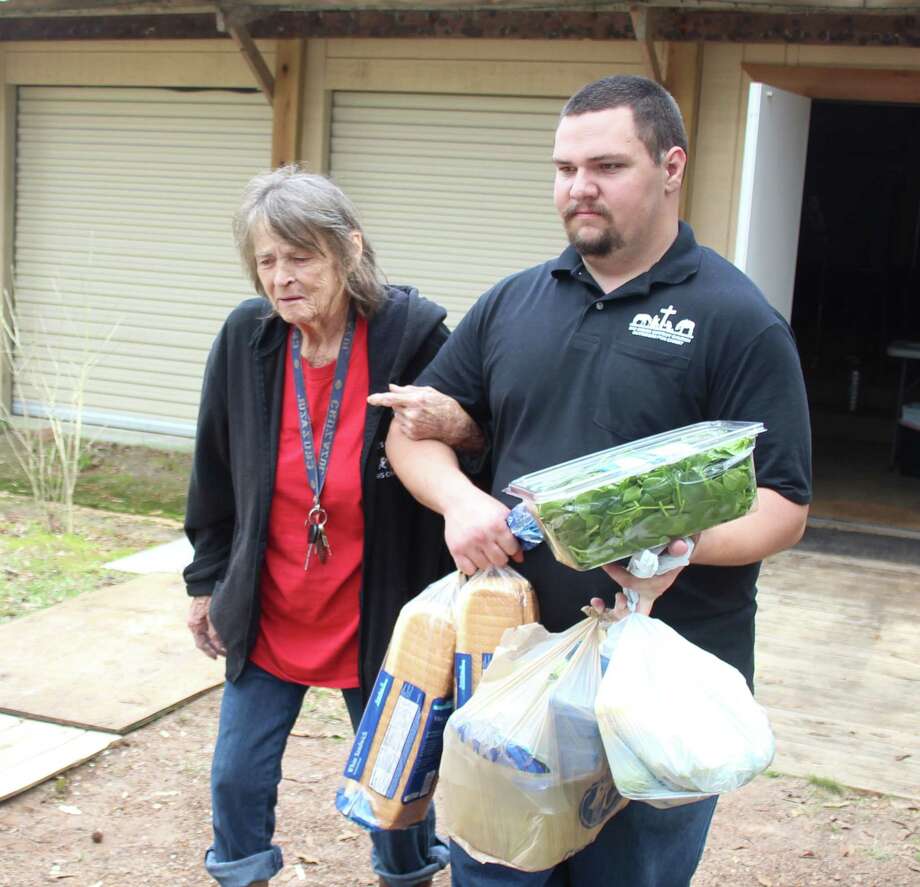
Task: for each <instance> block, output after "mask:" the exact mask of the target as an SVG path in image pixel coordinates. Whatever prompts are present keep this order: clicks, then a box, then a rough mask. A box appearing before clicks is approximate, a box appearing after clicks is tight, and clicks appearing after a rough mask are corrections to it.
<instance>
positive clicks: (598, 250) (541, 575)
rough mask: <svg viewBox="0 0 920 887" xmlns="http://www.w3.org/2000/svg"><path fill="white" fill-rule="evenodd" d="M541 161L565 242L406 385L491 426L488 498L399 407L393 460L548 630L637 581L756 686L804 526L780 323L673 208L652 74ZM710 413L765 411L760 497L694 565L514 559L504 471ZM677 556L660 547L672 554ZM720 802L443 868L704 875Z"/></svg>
mask: <svg viewBox="0 0 920 887" xmlns="http://www.w3.org/2000/svg"><path fill="white" fill-rule="evenodd" d="M553 162H554V164H555V167H556V177H555V204H556V209H557V210H558V212H559V214H560V216H561V218H562V221H563V224H564V226H565V230H566V233H567V235H568V238H569V242H570V244H571V245H570V246H569V247H568V248H567V249H566V250H565V251H564V252H563V253H562V255H561V256H559V257H558V258H557V259H554V260H552V261H549V262H546V263H544V264H543V265H539V266H537V267H535V268H531V269H528V270H526V271H523V272H521V273H519V274H515V275H512V276H511V277H509V278H507V279H505V280H503V281H501V282H500V283H498V284H496V285H495V286H494V287H493V288H492V289H491V290H489V291H488V292H487V293H486V294H485V295H483V296H482V297H481V298H480V299H479V301H478V302H477V303H476V305H475V306H474V307H473V308H472V309H471V310H470V312H469V314H467V316H466V317H465V318H464V319H463V321H462V322H461V323H460V324H459V326H458V327H457V329H456V331H455V332H454V334H453V335H452V336H451V338H450V340H449V341H448V343H447V344H446V345H445V347H444V348H443V349H442V351H441V352H440V353H439V354H438V356H437V357H436V358H435V360H434V361H433V362H432V363H431V364H430V365H429V367H428V368H427V369H426V370H425V371H424V373H423V374H422V376H421V378H420V379H419V380H418V384H419V385H430V386H432V387H433V388H435V389H437V390H438V391H440V392H442V393H444V394H446V395H449V396H451V397H454V398H456V399H457V400H458V401H459V403H460V404H461V405H462V406H463V407H464V408H465V409H466V410H467V411H468V412H469V413H470V414H471V415H472V416H473V417H474V418H475V419H476V420H477V421H478V422H479V423H480V424H481V425H482V426H483V427H488V428H489V429H490V431H491V443H492V453H491V458H492V467H493V472H494V475H493V483H492V488H491V489H492V495H489V494H487V493H486V492H483V491H481V490H479V489H477V488H476V487H475V486H473V485H472V484H471V483H470V482H469V480H467V478H466V477H465V476H464V475H463V473H462V472H461V471H460V470H459V467H458V463H457V458H456V456H455V455H454V453H453V452H452V451H451V450H450V449H449V448H448V447H446V446H444V445H443V444H440V443H438V442H436V441H434V440H413V439H411V438H410V436H408V435H407V434H406V433H404V432H403V431H402V430H401V426H400V423H398V422H395V423H394V425H393V426H392V427H391V430H390V434H389V437H388V441H387V452H388V455H389V458H390V462H391V464H392V465H393V468H394V470H395V471H396V472H397V474H398V475H399V476H400V478H401V479H402V481H403V483H404V484H405V485H406V487H407V488H408V489H409V490H410V491H411V492H412V493H413V494H414V495H415V496H416V497H417V498H418V499H419V500H420V501H421V502H423V503H424V504H426V505H427V506H429V507H430V508H432V509H434V510H435V511H437V512H439V513H441V514H442V515H443V516H444V518H445V536H446V540H447V544H448V547H449V548H450V551H451V553H452V555H453V557H454V559H455V561H456V563H457V565H458V567H459V568H460V569H461V570H463V571H465V572H472V571H473V570H474V569H475V568H477V567H484V566H486V565H488V564H504V563H506V562H507V561H508V559H509V558H510V559H513V560H515V561H517V562H518V563H519V565H520V566H519V569H520V571H521V572H522V573H523V574H524V575H526V576H527V577H528V578H529V579H530V580H531V582H532V583H533V585H534V588H535V589H536V592H537V594H538V597H539V600H540V611H541V615H542V620H543V622H544V624H545V625H546V627H547V628H548V629H550V630H551V631H559V630H562V629H564V628H566V627H568V626H570V625H572V624H573V623H574V622H576V621H577V620H578V619H580V618H581V613H580V611H579V608H580V607H581V606H582V605H583V603H584V602H585V600H586V599H594V601H593V602H594V603H595V605H596V606H603V604H602V603H601V602H602V601H603V602H604V603H606V604H607V605H609V604H610V603H612V602H613V598H614V593H615V592H616V591H617V589H618V587H622V586H623V585H624V584H627V585H628V587H631V588H633V589H635V590H636V591H638V592H639V594H640V598H641V604H640V606H641V609H642V610H643V611H645V612H648V611H649V610H650V609H651V607H652V605H653V604H654V605H655V609H654V613H655V616H657V617H660V618H661V619H663V620H664V621H665V622H667V623H669V624H670V625H672V626H673V627H674V628H675V629H677V630H678V631H679V632H680V633H681V634H683V635H684V636H685V637H687V638H689V639H690V640H691V641H693V642H694V643H696V644H698V645H699V646H701V647H703V648H704V649H706V650H709V651H711V652H712V653H714V654H715V655H717V656H719V657H720V658H722V659H724V660H725V661H727V662H730V663H731V664H732V665H734V666H736V667H737V668H738V669H739V670H740V671H741V672H742V673H743V674H744V675H745V677H746V678H747V680H748V682H749V683H751V682H752V679H753V647H754V611H755V609H756V605H755V600H754V599H755V594H756V588H755V582H756V579H757V575H758V571H759V566H760V561H761V560H762V559H763V558H764V557H766V556H767V555H770V554H773V553H774V552H777V551H780V550H781V549H783V548H786V547H788V546H790V545H793V544H795V543H796V542H797V541H798V540H799V538H800V537H801V534H802V532H803V529H804V526H805V520H806V516H807V511H808V506H807V503H808V501H809V498H810V435H809V426H808V410H807V403H806V397H805V390H804V385H803V382H802V376H801V370H800V367H799V362H798V355H797V352H796V348H795V343H794V341H793V338H792V335H791V332H790V330H789V327H788V325H787V324H786V323H785V321H784V320H783V319H782V318H781V317H780V316H779V315H778V314H777V313H776V312H775V311H774V310H773V309H772V308H771V307H770V306H769V305H768V304H767V302H766V301H765V299H764V298H763V296H762V295H761V294H760V292H759V291H758V290H757V288H756V287H755V286H754V284H753V283H752V282H751V281H750V280H748V279H747V278H746V277H745V276H744V275H743V274H741V273H740V272H739V271H738V270H737V269H735V268H734V267H733V266H732V265H730V264H729V263H728V262H726V261H725V260H724V259H722V258H721V257H719V256H718V255H716V254H715V253H714V252H712V251H711V250H709V249H705V248H702V247H700V246H698V245H697V243H696V241H695V240H694V237H693V232H692V231H691V230H690V228H689V226H687V225H686V224H684V223H682V222H679V221H678V204H679V198H680V188H681V183H682V179H683V174H684V170H685V167H686V162H687V140H686V135H685V132H684V128H683V123H682V120H681V117H680V112H679V110H678V109H677V106H676V104H675V103H674V100H673V99H672V98H671V96H670V95H669V94H668V93H667V92H666V91H665V90H664V89H662V88H661V87H660V86H658V85H657V84H656V83H654V82H652V81H649V80H646V79H644V78H641V77H631V76H630V77H626V76H618V77H608V78H605V79H603V80H599V81H597V82H595V83H592V84H590V85H588V86H586V87H584V88H583V89H582V90H580V91H579V92H578V93H577V94H576V95H575V96H573V97H572V98H571V99H570V100H569V101H568V103H567V104H566V106H565V107H564V109H563V111H562V115H561V118H560V122H559V125H558V128H557V130H556V139H555V147H554V153H553ZM710 419H737V420H759V421H762V422H764V424H765V425H766V427H767V429H768V430H767V431H766V433H764V434H763V435H761V436H760V437H759V439H758V445H757V449H756V451H755V463H756V467H757V473H758V487H759V504H758V507H757V509H756V510H755V511H753V512H752V513H751V514H749V515H747V516H745V517H743V518H741V519H739V520H737V521H734V522H732V523H729V524H724V525H722V526H719V527H714V528H712V529H710V530H706V531H704V532H703V533H702V534H701V535H700V537H699V538H698V540H697V544H696V547H695V549H694V550H693V553H692V556H691V564H690V566H688V567H686V568H685V569H683V570H680V569H678V570H674V571H672V572H670V573H667V574H665V575H663V576H657V577H654V578H652V579H635V578H633V577H631V576H629V574H628V573H627V572H626V571H625V570H624V569H623V567H621V566H618V565H608V566H606V567H604V568H603V570H593V571H590V572H587V573H576V572H574V571H572V570H569V569H567V568H566V567H564V566H562V565H560V564H559V563H557V562H556V561H555V560H554V559H553V557H552V554H551V552H550V551H549V548H548V546H546V545H541V546H539V547H538V548H536V549H534V550H533V551H532V552H528V554H527V556H526V558H522V555H521V552H520V549H519V546H518V543H517V541H516V539H515V538H514V537H513V536H512V535H511V534H510V532H509V531H508V529H507V527H506V524H505V518H506V516H507V514H508V507H509V505H512V504H514V500H513V499H512V498H510V497H508V496H507V495H505V494H503V493H502V491H503V489H504V488H505V486H506V485H507V484H508V482H509V481H511V480H513V479H514V478H516V477H518V476H520V475H522V474H525V473H527V472H530V471H533V470H535V469H539V468H543V467H546V466H548V465H553V464H556V463H558V462H562V461H565V460H567V459H571V458H574V457H577V456H581V455H584V454H586V453H590V452H594V451H596V450H600V449H604V448H606V447H610V446H613V445H616V444H620V443H624V442H626V441H631V440H635V439H637V438H641V437H645V436H648V435H650V434H655V433H658V432H662V431H667V430H670V429H672V428H677V427H680V426H683V425H688V424H691V423H694V422H699V421H704V420H710ZM685 550H686V549H685V548H684V547H683V543H679V542H678V543H673V544H672V553H682V552H683V551H685ZM611 579H612V580H613V581H612V582H611ZM621 600H622V599H621ZM714 807H715V800H714V799H712V800H707V801H701V802H697V803H695V804H690V805H686V806H683V807H676V808H671V809H669V810H658V809H656V808H653V807H651V806H649V805H647V804H643V803H632V804H630V805H628V806H627V807H626V809H625V810H624V811H623V812H622V813H620V814H619V815H617V816H615V817H614V818H613V819H612V820H611V821H610V822H609V823H608V824H607V825H606V827H605V828H604V829H603V830H602V832H601V833H600V835H599V836H598V838H597V840H596V841H595V842H594V843H593V844H592V845H590V846H589V847H587V848H585V849H584V850H583V851H581V852H580V853H578V854H576V855H575V856H574V857H572V858H571V859H569V860H567V861H566V862H565V863H563V864H561V865H560V866H557V867H556V869H554V870H551V871H547V872H540V873H524V872H516V871H513V870H511V869H507V868H504V867H502V866H497V865H491V864H479V863H477V862H475V861H474V860H473V859H472V858H471V857H469V856H468V855H467V854H466V853H464V852H463V851H462V850H461V849H460V848H459V847H457V846H453V847H452V849H451V864H452V867H453V877H454V882H453V883H454V884H455V885H457V887H484V885H493V884H495V885H498V884H502V885H506V884H512V885H522V887H523V885H527V887H557V885H558V887H562V885H574V887H604V885H614V884H615V885H623V887H679V885H685V884H688V883H689V882H690V879H691V877H692V875H693V873H694V871H695V869H696V866H697V863H698V862H699V858H700V856H701V854H702V849H703V844H704V842H705V838H706V834H707V831H708V828H709V822H710V819H711V817H712V813H713V810H714Z"/></svg>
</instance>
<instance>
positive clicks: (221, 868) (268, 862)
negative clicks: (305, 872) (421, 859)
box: [204, 844, 284, 887]
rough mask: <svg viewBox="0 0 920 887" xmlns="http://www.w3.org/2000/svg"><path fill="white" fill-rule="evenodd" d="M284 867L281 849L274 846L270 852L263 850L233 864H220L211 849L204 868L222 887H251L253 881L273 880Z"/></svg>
mask: <svg viewBox="0 0 920 887" xmlns="http://www.w3.org/2000/svg"><path fill="white" fill-rule="evenodd" d="M283 866H284V858H283V857H282V856H281V848H280V847H278V846H276V845H275V844H272V846H271V849H270V850H263V851H262V852H261V853H254V854H253V855H252V856H246V857H244V858H243V859H234V860H232V861H231V862H218V861H217V860H216V859H215V858H214V850H213V849H209V850H208V852H207V853H205V855H204V867H205V868H206V869H207V870H208V874H209V875H210V876H211V877H212V878H213V879H214V880H215V881H217V883H218V884H220V887H249V885H250V884H251V883H252V882H253V881H267V880H269V878H273V877H274V876H275V875H277V874H278V872H280V871H281V869H282V868H283Z"/></svg>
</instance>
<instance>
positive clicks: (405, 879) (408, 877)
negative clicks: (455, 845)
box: [372, 841, 450, 887]
mask: <svg viewBox="0 0 920 887" xmlns="http://www.w3.org/2000/svg"><path fill="white" fill-rule="evenodd" d="M373 857H374V858H373V859H372V862H373V863H374V874H376V875H379V876H380V877H381V878H383V880H384V881H386V882H387V884H388V885H389V887H415V885H416V884H421V883H423V882H424V881H428V880H430V879H431V878H433V877H434V876H435V875H436V874H437V873H438V872H439V871H441V869H444V868H447V865H448V863H449V862H450V850H449V849H448V847H447V846H446V845H445V844H443V843H441V842H440V841H438V842H437V843H435V844H432V846H431V847H429V849H428V859H429V862H428V864H427V865H426V866H424V867H423V868H420V869H417V870H416V871H414V872H409V873H408V874H401V875H400V874H395V873H393V872H388V871H385V870H384V869H383V868H382V867H381V865H380V862H379V859H378V858H377V854H376V853H375V854H373Z"/></svg>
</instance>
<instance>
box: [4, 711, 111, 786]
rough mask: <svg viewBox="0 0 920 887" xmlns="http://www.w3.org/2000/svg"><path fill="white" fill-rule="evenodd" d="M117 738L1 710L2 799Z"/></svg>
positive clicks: (81, 759)
mask: <svg viewBox="0 0 920 887" xmlns="http://www.w3.org/2000/svg"><path fill="white" fill-rule="evenodd" d="M117 738H118V737H117V736H115V735H114V734H112V733H100V732H98V731H96V730H81V729H80V728H78V727H63V726H61V725H60V724H49V723H46V722H44V721H32V720H28V719H25V718H17V717H14V716H13V715H2V714H0V801H5V800H6V799H7V798H10V797H12V796H13V795H16V794H19V793H20V792H24V791H25V790H26V789H28V788H32V786H33V785H38V783H40V782H44V781H45V780H46V779H50V778H51V777H52V776H56V775H57V774H58V773H61V772H63V771H64V770H67V769H69V768H70V767H73V766H75V765H77V764H82V763H83V761H86V760H88V759H89V758H91V757H93V755H96V754H98V753H99V752H101V751H103V750H104V749H106V748H108V747H109V746H110V745H111V744H112V743H113V742H114V741H115V740H116V739H117Z"/></svg>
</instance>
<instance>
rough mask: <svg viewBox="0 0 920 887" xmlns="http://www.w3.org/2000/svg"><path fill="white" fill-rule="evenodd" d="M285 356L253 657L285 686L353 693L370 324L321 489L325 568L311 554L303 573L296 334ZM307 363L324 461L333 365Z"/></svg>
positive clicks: (358, 332)
mask: <svg viewBox="0 0 920 887" xmlns="http://www.w3.org/2000/svg"><path fill="white" fill-rule="evenodd" d="M292 332H293V330H292ZM286 353H287V355H288V358H287V360H286V363H285V366H286V369H285V373H284V408H283V411H282V416H281V434H280V438H279V441H278V464H277V470H276V472H275V489H274V494H273V496H272V507H271V514H270V516H269V524H268V547H267V549H266V552H265V562H264V564H263V567H262V579H261V588H260V594H261V619H260V622H259V637H258V639H257V640H256V644H255V647H254V648H253V650H252V653H251V654H250V659H251V660H252V661H253V662H254V663H255V664H256V665H258V666H259V667H260V668H263V669H265V670H266V671H267V672H270V673H271V674H273V675H275V676H276V677H279V678H282V679H283V680H285V681H292V682H294V683H298V684H306V685H314V686H322V687H339V688H343V687H357V686H358V618H359V611H360V605H359V595H360V590H361V560H362V556H363V550H364V511H363V510H362V497H361V447H362V445H363V443H364V413H365V407H366V400H367V395H368V389H369V380H368V365H367V322H366V321H365V320H364V318H358V321H357V324H356V326H355V338H354V344H353V347H352V353H351V359H350V361H349V365H348V376H347V378H346V381H345V393H344V395H343V398H342V408H341V411H340V413H339V421H338V426H337V428H336V432H335V438H334V441H333V445H332V454H331V456H330V459H329V467H328V470H327V473H326V482H325V484H324V486H323V493H322V505H323V507H324V508H325V509H326V511H327V513H328V515H329V520H328V523H327V524H326V536H327V537H328V539H329V545H330V547H331V549H332V556H331V557H330V558H328V559H327V560H326V563H324V564H323V563H320V560H319V558H318V557H317V555H316V551H314V552H313V556H312V557H311V559H310V568H309V570H307V571H305V570H304V560H305V558H306V554H307V528H306V527H305V526H304V521H305V520H306V518H307V513H308V512H309V511H310V508H311V507H312V505H313V492H312V490H311V488H310V485H309V483H308V482H307V472H306V468H305V466H304V459H303V447H302V444H301V439H300V422H299V419H298V413H297V395H296V389H295V387H294V371H293V367H292V365H291V359H290V353H291V341H290V334H289V335H288V342H287V347H286ZM302 366H303V372H304V385H305V388H306V392H307V401H308V403H309V406H310V422H311V423H312V426H313V446H314V452H315V453H316V456H317V459H318V458H319V452H320V447H321V446H322V436H323V426H324V425H325V422H326V412H327V410H328V407H329V396H330V394H331V393H332V382H333V378H334V376H335V361H333V362H332V363H330V364H327V365H326V366H322V367H311V366H309V365H308V364H307V363H306V362H303V363H302Z"/></svg>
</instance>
